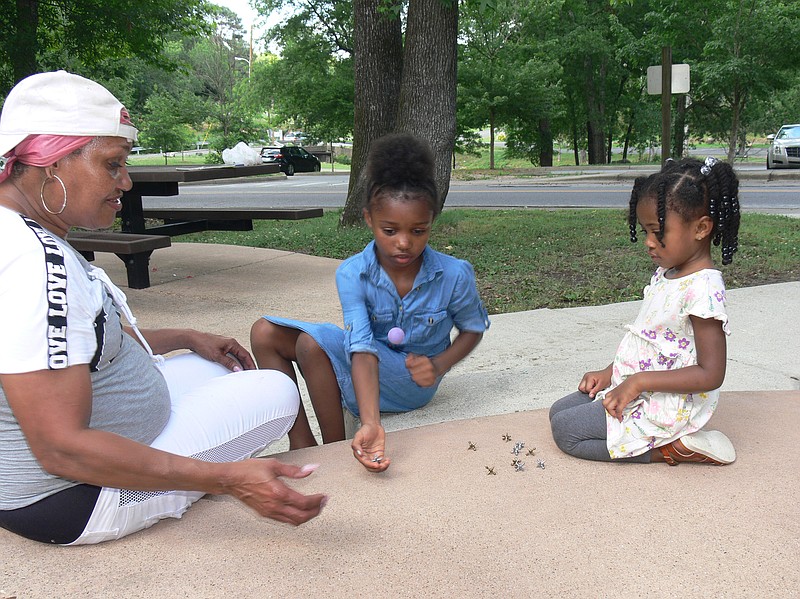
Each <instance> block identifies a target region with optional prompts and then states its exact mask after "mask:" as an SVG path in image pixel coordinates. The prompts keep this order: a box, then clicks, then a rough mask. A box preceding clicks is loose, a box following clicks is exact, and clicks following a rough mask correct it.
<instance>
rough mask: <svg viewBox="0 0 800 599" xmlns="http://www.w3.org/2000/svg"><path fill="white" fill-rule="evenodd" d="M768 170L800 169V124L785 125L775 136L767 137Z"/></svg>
mask: <svg viewBox="0 0 800 599" xmlns="http://www.w3.org/2000/svg"><path fill="white" fill-rule="evenodd" d="M767 140H768V141H769V142H770V146H769V149H768V150H767V168H768V169H769V168H790V167H793V166H795V167H798V168H800V124H797V125H784V126H783V127H781V128H780V129H778V132H777V133H776V134H775V135H767Z"/></svg>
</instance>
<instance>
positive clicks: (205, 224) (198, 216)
mask: <svg viewBox="0 0 800 599" xmlns="http://www.w3.org/2000/svg"><path fill="white" fill-rule="evenodd" d="M278 172H280V167H279V166H278V165H277V164H262V165H256V166H228V165H219V166H196V167H176V166H146V167H144V166H142V167H136V166H133V167H130V168H129V169H128V173H129V174H130V177H131V180H132V181H133V187H132V188H131V189H130V190H129V191H126V192H125V193H124V194H123V195H122V210H121V212H120V218H121V220H122V227H121V229H122V233H123V234H125V235H119V234H117V235H119V237H122V238H123V239H121V240H120V239H117V240H116V243H117V245H125V246H126V247H125V249H124V250H119V249H115V250H113V251H115V252H118V253H117V255H118V256H120V258H122V259H123V260H125V262H126V265H127V268H128V285H129V287H131V288H135V289H142V288H145V287H149V286H150V278H149V274H148V269H149V266H148V265H149V260H150V253H151V252H152V249H153V248H154V247H167V246H169V243H166V244H164V243H160V242H158V239H157V238H156V237H155V236H161V235H163V236H169V237H172V236H174V235H184V234H186V233H196V232H198V231H208V230H217V231H250V230H252V228H253V220H271V219H276V220H298V219H304V218H315V217H319V216H322V214H323V211H322V208H296V209H284V208H279V209H270V208H257V209H246V208H234V209H230V210H229V209H226V208H209V209H204V208H190V207H176V208H167V209H158V210H144V209H143V207H142V197H143V196H161V197H163V196H177V195H179V183H188V182H191V181H213V180H216V179H230V178H235V177H250V176H254V175H265V174H271V173H278ZM146 219H161V220H163V221H164V224H162V225H153V226H150V227H148V226H147V224H146ZM103 235H104V237H102V239H101V238H99V237H98V238H97V239H94V238H93V237H94V236H96V234H94V233H82V234H81V239H80V242H79V243H80V244H81V245H82V247H83V248H84V251H85V252H86V255H87V256H88V255H90V254H91V251H92V250H94V251H112V250H109V249H107V248H108V244H109V243H114V242H115V240H111V239H109V238H108V237H109V235H114V234H109V233H104V234H103ZM127 235H131V236H132V237H131V239H133V236H134V235H135V236H138V237H137V242H138V243H143V242H147V243H150V245H152V246H153V248H150V250H149V251H138V250H137V251H135V252H134V249H136V248H133V249H132V248H129V247H127V246H129V245H131V244H130V243H127V242H126V241H125V239H126V236H127ZM146 237H148V238H149V239H146ZM122 252H125V253H122Z"/></svg>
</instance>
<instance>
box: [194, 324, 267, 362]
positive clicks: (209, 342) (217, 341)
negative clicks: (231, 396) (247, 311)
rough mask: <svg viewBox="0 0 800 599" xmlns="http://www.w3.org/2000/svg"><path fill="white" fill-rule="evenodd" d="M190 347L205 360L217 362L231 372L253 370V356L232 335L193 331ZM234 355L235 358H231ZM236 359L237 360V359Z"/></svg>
mask: <svg viewBox="0 0 800 599" xmlns="http://www.w3.org/2000/svg"><path fill="white" fill-rule="evenodd" d="M193 333H194V334H193V335H192V340H191V344H190V347H189V348H188V349H191V350H192V351H194V352H195V353H197V354H199V355H201V356H203V357H204V358H206V359H207V360H211V361H213V362H218V363H219V364H222V365H223V366H225V368H227V369H228V370H232V371H233V372H238V371H239V370H242V368H244V369H245V370H255V368H256V364H255V362H253V358H252V356H251V355H250V352H248V351H247V350H246V349H245V348H244V347H242V346H241V344H240V343H239V342H238V341H236V339H234V338H233V337H222V336H221V335H214V334H212V333H201V332H199V331H194V332H193ZM231 356H233V357H235V358H236V359H235V360H234V358H232V357H231ZM237 360H238V361H237Z"/></svg>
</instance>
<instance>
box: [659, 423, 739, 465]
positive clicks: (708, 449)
mask: <svg viewBox="0 0 800 599" xmlns="http://www.w3.org/2000/svg"><path fill="white" fill-rule="evenodd" d="M681 446H682V447H681ZM684 448H685V449H686V450H688V452H687V451H684V450H683V449H684ZM658 449H659V450H661V454H662V455H663V456H664V461H666V462H667V463H668V464H669V465H670V466H677V465H678V464H679V463H680V462H695V463H700V464H714V465H715V466H724V465H725V464H731V463H733V462H734V461H735V460H736V450H735V449H734V448H733V443H731V440H730V439H728V437H726V436H725V435H724V434H723V433H721V432H720V431H697V432H694V433H692V434H690V435H684V436H683V437H681V438H680V439H677V440H675V441H673V442H672V443H669V444H667V445H662V446H661V447H659V448H658Z"/></svg>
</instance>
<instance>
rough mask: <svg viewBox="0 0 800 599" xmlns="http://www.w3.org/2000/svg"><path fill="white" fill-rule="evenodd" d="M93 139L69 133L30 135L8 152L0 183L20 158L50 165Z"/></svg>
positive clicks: (21, 160)
mask: <svg viewBox="0 0 800 599" xmlns="http://www.w3.org/2000/svg"><path fill="white" fill-rule="evenodd" d="M92 139H94V138H93V137H75V136H69V135H44V134H43V135H29V136H28V137H26V138H25V139H24V140H23V141H21V142H20V143H19V144H17V147H15V148H14V149H13V150H11V151H10V152H8V153H7V154H6V163H5V167H4V168H3V170H2V171H0V183H2V182H3V181H5V180H6V179H7V178H8V177H9V175H11V170H12V166H13V164H14V163H15V162H16V161H18V160H19V162H20V164H29V165H31V166H50V165H51V164H53V163H54V162H57V161H59V160H61V159H62V158H63V157H64V156H66V155H67V154H69V153H70V152H72V151H74V150H77V149H78V148H82V147H83V146H85V145H86V144H88V143H89V142H90V141H92Z"/></svg>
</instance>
